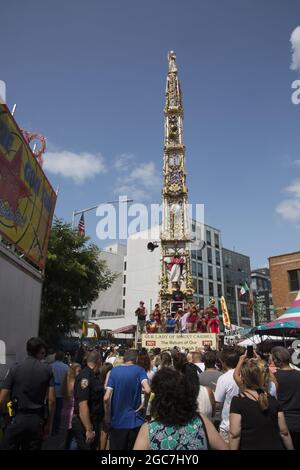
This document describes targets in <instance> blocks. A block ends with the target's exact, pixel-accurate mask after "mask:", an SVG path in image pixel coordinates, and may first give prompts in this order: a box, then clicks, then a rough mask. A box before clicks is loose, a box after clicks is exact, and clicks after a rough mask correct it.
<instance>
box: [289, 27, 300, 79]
mask: <svg viewBox="0 0 300 470" xmlns="http://www.w3.org/2000/svg"><path fill="white" fill-rule="evenodd" d="M290 42H291V44H292V63H291V67H290V68H291V69H292V70H296V71H297V70H298V71H299V72H300V26H297V27H296V28H295V29H294V31H293V32H292V34H291V37H290Z"/></svg>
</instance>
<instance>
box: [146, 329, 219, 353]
mask: <svg viewBox="0 0 300 470" xmlns="http://www.w3.org/2000/svg"><path fill="white" fill-rule="evenodd" d="M174 346H177V347H178V348H179V349H189V350H190V351H197V350H198V349H205V348H207V347H211V348H212V349H217V348H218V341H217V335H216V334H215V333H190V334H188V333H185V334H182V335H181V334H180V333H176V334H171V333H153V334H143V335H142V347H143V348H147V349H153V348H160V349H172V348H174Z"/></svg>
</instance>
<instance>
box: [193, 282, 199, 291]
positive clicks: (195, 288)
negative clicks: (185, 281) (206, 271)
mask: <svg viewBox="0 0 300 470" xmlns="http://www.w3.org/2000/svg"><path fill="white" fill-rule="evenodd" d="M193 288H194V291H195V293H196V292H197V291H198V286H197V279H193Z"/></svg>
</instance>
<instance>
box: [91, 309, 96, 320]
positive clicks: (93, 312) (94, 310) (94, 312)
mask: <svg viewBox="0 0 300 470" xmlns="http://www.w3.org/2000/svg"><path fill="white" fill-rule="evenodd" d="M96 313H97V310H96V309H95V308H93V310H92V318H95V317H96Z"/></svg>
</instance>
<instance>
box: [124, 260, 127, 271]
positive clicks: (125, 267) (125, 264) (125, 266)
mask: <svg viewBox="0 0 300 470" xmlns="http://www.w3.org/2000/svg"><path fill="white" fill-rule="evenodd" d="M126 269H127V261H124V271H126Z"/></svg>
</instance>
